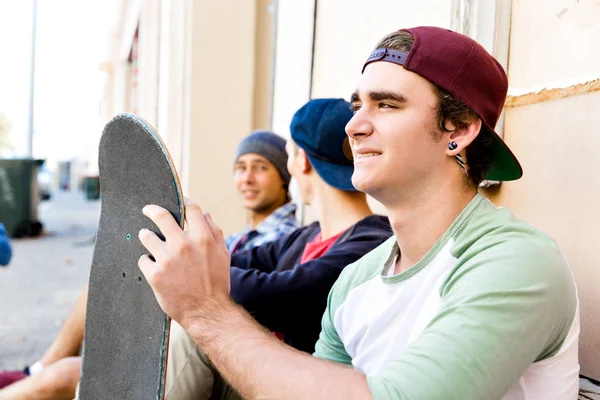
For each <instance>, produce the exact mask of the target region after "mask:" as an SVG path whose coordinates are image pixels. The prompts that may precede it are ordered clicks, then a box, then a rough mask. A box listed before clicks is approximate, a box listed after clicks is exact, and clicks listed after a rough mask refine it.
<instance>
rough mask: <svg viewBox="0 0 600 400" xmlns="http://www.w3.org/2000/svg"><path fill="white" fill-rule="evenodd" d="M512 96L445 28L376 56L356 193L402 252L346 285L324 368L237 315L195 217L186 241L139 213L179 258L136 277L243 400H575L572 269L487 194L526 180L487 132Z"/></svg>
mask: <svg viewBox="0 0 600 400" xmlns="http://www.w3.org/2000/svg"><path fill="white" fill-rule="evenodd" d="M507 87H508V81H507V78H506V74H505V73H504V71H503V69H502V67H501V66H500V65H499V63H498V62H497V61H496V60H495V59H493V58H492V57H491V56H490V55H489V54H488V53H487V52H486V51H485V50H484V49H483V48H482V47H481V46H480V45H478V44H477V43H475V42H474V41H473V40H471V39H469V38H468V37H466V36H464V35H460V34H457V33H454V32H451V31H448V30H445V29H440V28H435V27H418V28H412V29H407V30H402V31H399V32H395V33H393V34H391V35H389V36H388V37H386V38H384V39H383V40H382V41H381V42H380V43H379V44H378V45H377V46H376V50H375V51H374V52H373V53H372V54H371V56H370V57H369V58H368V60H367V62H366V63H365V65H364V67H363V75H362V77H361V79H360V81H359V84H358V89H357V90H356V92H355V93H354V94H353V96H352V107H353V109H354V111H355V115H354V117H353V119H352V120H351V121H350V122H349V123H348V125H347V127H346V131H347V133H348V135H349V137H350V140H351V143H352V149H353V153H354V159H355V162H354V166H355V171H354V175H353V177H352V181H353V183H354V186H355V187H356V188H357V189H359V190H361V191H364V192H366V193H368V194H370V195H372V196H373V197H374V198H376V199H377V200H379V201H380V202H381V203H383V205H384V206H385V207H386V209H387V211H388V213H389V217H390V222H391V224H392V227H393V229H394V236H395V237H394V238H391V239H390V240H389V241H387V242H386V243H384V244H383V245H382V246H380V247H378V248H377V249H376V250H374V251H373V252H371V253H369V254H368V255H366V256H365V257H363V258H362V259H361V260H359V261H358V262H357V263H355V264H353V265H351V266H349V267H348V268H346V269H345V270H344V272H343V273H342V274H341V276H340V278H339V280H338V281H337V282H336V284H335V285H334V287H333V289H332V291H331V293H330V295H329V300H328V306H327V310H326V311H325V314H324V316H323V322H322V332H321V335H320V339H319V342H318V343H317V345H316V352H315V355H316V357H310V356H307V355H305V354H302V353H299V352H297V351H294V350H293V349H291V348H289V347H286V346H285V345H283V344H282V343H280V342H278V341H277V340H276V339H274V338H273V337H272V335H270V334H269V332H267V331H265V330H264V329H262V328H261V327H260V326H259V325H258V324H257V323H256V322H255V321H254V320H253V319H252V317H251V316H250V315H249V314H248V313H246V312H245V311H244V310H243V309H241V308H240V307H238V306H237V305H235V303H234V302H233V301H232V300H231V298H230V294H229V274H228V261H229V256H228V252H227V250H226V247H225V244H224V241H223V238H222V233H221V231H220V229H219V228H218V226H217V225H216V224H215V223H214V222H213V220H212V218H211V217H210V215H208V214H207V215H204V214H203V213H202V211H201V210H200V207H199V206H198V205H196V204H193V203H189V204H188V206H187V216H188V229H189V230H188V231H186V232H183V231H182V230H181V229H179V227H178V226H177V224H176V223H175V222H174V221H173V218H169V215H168V214H167V213H165V211H163V210H162V209H160V208H159V207H156V206H147V207H145V208H144V210H143V212H144V213H145V214H146V215H147V216H148V217H150V218H151V219H152V220H153V221H155V222H156V223H157V225H158V226H159V228H160V229H161V231H162V232H163V234H165V236H166V237H167V238H168V239H167V243H168V242H171V243H174V244H175V245H173V244H172V245H171V246H168V245H165V244H163V243H160V242H159V241H158V240H157V239H156V238H155V237H153V236H152V235H150V234H148V233H147V232H145V231H144V232H141V237H142V240H143V243H144V245H145V246H146V248H147V249H148V250H149V251H150V253H152V255H154V257H155V258H156V261H155V262H154V261H152V260H151V259H150V258H149V257H143V258H142V259H140V261H139V266H140V268H141V269H142V271H143V273H144V274H145V276H146V278H147V279H148V282H149V283H150V285H151V286H152V287H153V289H154V291H155V294H156V296H157V299H158V301H159V303H160V304H161V306H162V307H163V309H164V310H165V311H166V312H167V314H169V315H170V316H171V317H173V319H175V320H176V321H177V322H179V324H181V326H182V327H183V328H184V329H185V330H186V331H187V332H188V333H189V334H190V336H191V337H192V338H193V339H194V340H195V342H196V343H198V345H199V346H201V347H202V349H203V350H204V352H205V354H206V355H207V356H208V358H209V359H210V361H211V362H212V364H213V365H214V366H215V367H216V368H217V369H218V370H219V372H220V373H221V374H222V376H223V377H224V378H225V379H226V380H227V381H228V382H230V383H231V384H232V386H233V387H234V388H236V389H237V390H238V391H239V392H240V393H241V395H242V396H244V397H246V398H257V397H260V398H276V399H299V398H310V399H338V398H348V399H352V398H357V399H370V398H375V399H499V398H504V399H523V398H536V399H537V398H540V399H541V398H543V399H561V400H562V399H575V398H576V397H577V386H578V371H579V366H578V359H577V343H578V333H579V317H578V301H577V295H576V288H575V284H574V281H573V276H572V274H571V271H570V270H569V267H568V265H567V263H566V261H565V259H564V257H563V256H562V254H561V253H560V251H559V249H558V248H557V245H556V243H555V242H554V241H553V240H552V239H551V238H549V237H548V236H546V235H545V234H543V233H541V232H539V231H538V230H536V229H535V228H533V227H531V226H530V225H527V224H526V223H524V222H522V221H520V220H517V219H516V218H514V217H513V216H512V215H511V214H510V213H509V212H508V211H507V210H505V209H497V208H496V207H494V206H493V205H492V204H491V203H490V202H489V201H488V200H487V199H485V198H484V197H483V196H482V195H480V194H478V192H477V187H478V184H479V183H480V182H481V180H482V179H484V178H487V179H490V180H501V181H502V180H514V179H518V178H520V177H521V174H522V171H521V167H520V165H519V163H518V161H517V160H516V158H515V157H514V156H513V154H512V153H511V152H510V150H509V149H508V148H507V147H506V145H505V144H504V143H503V142H502V140H501V139H500V138H499V137H498V136H497V135H496V134H495V133H494V131H493V128H494V125H495V124H496V122H497V119H498V116H499V115H500V111H501V110H502V107H503V104H504V100H505V96H506V91H507ZM175 248H178V249H184V250H185V251H184V252H177V251H174V249H175ZM197 248H202V249H203V251H202V252H199V251H195V250H194V249H197ZM181 282H187V283H188V286H187V287H193V288H195V289H194V290H193V291H191V292H190V291H186V290H185V289H184V288H183V285H181V284H180V283H181Z"/></svg>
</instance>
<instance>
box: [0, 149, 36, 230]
mask: <svg viewBox="0 0 600 400" xmlns="http://www.w3.org/2000/svg"><path fill="white" fill-rule="evenodd" d="M43 163H44V160H35V159H27V158H25V159H0V222H2V223H3V224H4V226H5V228H6V231H7V232H8V235H9V236H11V237H23V236H37V235H38V234H39V233H40V232H41V231H42V224H41V223H40V222H39V221H38V218H37V208H38V204H39V200H40V195H39V188H38V183H37V173H38V169H39V167H40V166H41V165H42V164H43Z"/></svg>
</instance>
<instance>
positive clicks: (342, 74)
mask: <svg viewBox="0 0 600 400" xmlns="http://www.w3.org/2000/svg"><path fill="white" fill-rule="evenodd" d="M417 25H437V26H443V27H449V26H450V1H448V0H422V1H389V0H372V1H368V2H367V1H359V0H352V1H348V0H330V1H318V2H317V20H316V30H315V55H314V67H313V68H314V69H313V87H312V97H343V98H346V99H348V98H350V94H351V93H352V91H353V90H354V89H355V85H356V82H357V81H358V78H359V77H360V70H361V67H362V65H363V63H364V61H365V60H366V59H367V57H368V56H369V54H370V52H371V51H372V50H373V47H374V46H375V45H376V44H377V41H378V40H379V39H380V38H382V37H383V36H384V35H386V34H388V33H390V32H393V31H395V30H398V29H400V28H407V27H411V26H417Z"/></svg>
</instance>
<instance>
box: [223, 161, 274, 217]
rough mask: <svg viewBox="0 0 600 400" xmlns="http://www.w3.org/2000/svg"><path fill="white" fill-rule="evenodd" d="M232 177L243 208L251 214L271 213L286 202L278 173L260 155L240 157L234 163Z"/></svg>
mask: <svg viewBox="0 0 600 400" xmlns="http://www.w3.org/2000/svg"><path fill="white" fill-rule="evenodd" d="M233 177H234V181H235V186H236V188H237V190H238V191H239V193H240V194H241V196H242V201H243V203H244V207H245V208H246V209H248V210H250V211H251V212H254V213H259V214H260V213H271V212H272V211H274V210H276V209H277V208H278V207H280V206H282V205H283V204H285V202H286V190H285V188H284V182H283V179H282V178H281V175H279V171H277V168H275V166H274V165H273V164H271V163H270V162H269V160H267V159H266V158H265V157H263V156H261V155H258V154H254V153H248V154H243V155H241V156H240V157H239V158H238V159H237V161H236V163H235V167H234V175H233Z"/></svg>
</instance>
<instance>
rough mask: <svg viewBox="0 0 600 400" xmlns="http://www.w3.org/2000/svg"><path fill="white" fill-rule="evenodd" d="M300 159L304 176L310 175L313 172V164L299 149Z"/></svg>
mask: <svg viewBox="0 0 600 400" xmlns="http://www.w3.org/2000/svg"><path fill="white" fill-rule="evenodd" d="M298 157H299V158H300V170H301V171H302V173H303V174H308V173H309V172H310V171H311V170H312V164H311V163H310V160H309V159H308V156H307V155H306V153H305V152H304V150H303V149H298Z"/></svg>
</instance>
